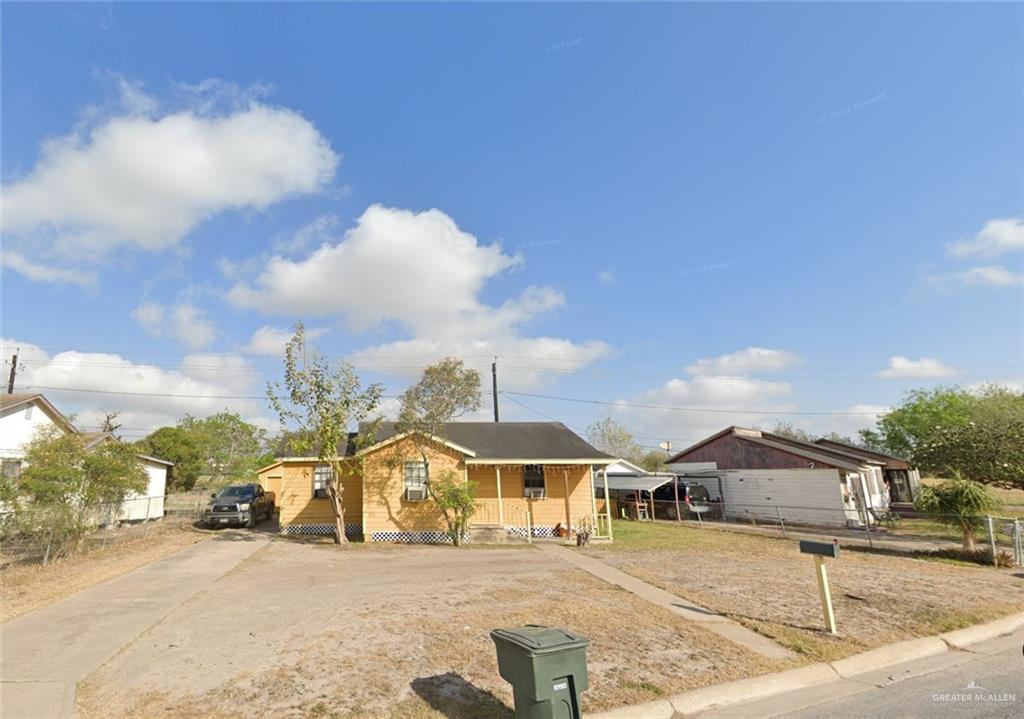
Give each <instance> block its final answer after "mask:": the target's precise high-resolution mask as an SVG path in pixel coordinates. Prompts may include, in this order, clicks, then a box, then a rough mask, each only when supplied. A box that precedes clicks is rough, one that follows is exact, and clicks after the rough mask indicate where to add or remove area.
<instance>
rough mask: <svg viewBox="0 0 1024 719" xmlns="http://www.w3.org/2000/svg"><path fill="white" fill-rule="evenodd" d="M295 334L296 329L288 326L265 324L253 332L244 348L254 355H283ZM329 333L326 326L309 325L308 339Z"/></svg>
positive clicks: (307, 330)
mask: <svg viewBox="0 0 1024 719" xmlns="http://www.w3.org/2000/svg"><path fill="white" fill-rule="evenodd" d="M294 334H295V332H294V330H292V329H290V328H287V327H272V326H270V325H263V326H262V327H260V328H259V329H258V330H256V331H255V332H253V334H252V338H251V339H250V340H249V344H247V345H246V346H245V348H244V350H243V351H244V352H246V353H247V354H254V355H265V356H267V357H283V356H284V348H285V345H286V344H288V340H290V339H291V338H292V336H293V335H294ZM325 334H327V329H326V328H324V327H307V328H306V339H311V340H312V339H316V338H317V337H321V336H323V335H325Z"/></svg>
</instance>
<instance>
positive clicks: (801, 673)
mask: <svg viewBox="0 0 1024 719" xmlns="http://www.w3.org/2000/svg"><path fill="white" fill-rule="evenodd" d="M1021 627H1024V612H1018V613H1017V614H1013V615H1010V616H1009V617H1003V618H1002V619H996V620H994V621H991V622H986V623H984V624H976V625H974V626H973V627H966V628H965V629H958V630H956V631H952V632H945V633H943V634H938V635H936V636H933V637H925V638H924V639H910V640H908V641H905V642H896V643H895V644H889V645H886V646H884V647H878V648H876V649H869V650H868V651H866V652H861V653H860V654H854V655H853V656H849V657H846V658H845V659H838V660H836V661H834V662H816V663H814V664H808V665H806V666H803V667H797V668H796V669H787V670H785V671H781V672H776V673H774V674H765V675H762V676H759V677H751V678H749V679H739V680H737V681H732V682H726V683H724V684H713V685H711V686H707V687H701V688H700V689H693V690H691V691H688V692H683V693H682V694H676V695H675V696H671V697H669V698H668V699H661V700H658V701H655V702H649V703H647V704H639V705H636V706H629V707H620V708H618V709H609V710H608V711H603V712H600V713H598V714H587V716H586V719H672V718H673V717H674V716H676V715H678V714H695V713H697V712H701V711H704V710H705V709H710V708H712V707H721V706H727V705H730V704H741V703H743V702H747V701H752V700H755V699H765V698H767V697H771V696H775V695H777V694H785V693H786V692H790V691H793V690H796V689H803V688H805V687H811V686H815V685H818V684H824V683H827V682H830V681H837V680H840V679H850V678H853V677H857V676H862V675H864V674H867V673H869V672H875V671H878V670H880V669H885V668H887V667H891V666H895V665H897V664H903V663H904V662H909V661H913V660H915V659H922V658H924V657H929V656H936V655H938V654H942V653H943V652H948V651H959V650H964V649H966V648H967V647H968V646H969V645H971V644H976V643H978V642H982V641H985V640H988V639H994V638H995V637H999V636H1002V635H1004V634H1010V633H1012V632H1014V631H1016V630H1018V629H1020V628H1021Z"/></svg>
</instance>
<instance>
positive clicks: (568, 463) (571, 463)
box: [466, 458, 619, 467]
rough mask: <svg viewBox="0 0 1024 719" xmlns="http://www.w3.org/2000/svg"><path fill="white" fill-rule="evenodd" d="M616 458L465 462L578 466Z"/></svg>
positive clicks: (480, 460) (607, 461)
mask: <svg viewBox="0 0 1024 719" xmlns="http://www.w3.org/2000/svg"><path fill="white" fill-rule="evenodd" d="M618 461H619V460H617V459H572V458H570V459H531V458H523V459H486V458H477V459H474V460H473V461H472V462H466V464H473V465H476V464H488V465H494V464H564V465H566V466H573V467H576V466H579V465H592V464H605V465H607V464H614V463H615V462H618Z"/></svg>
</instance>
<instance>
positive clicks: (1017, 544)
mask: <svg viewBox="0 0 1024 719" xmlns="http://www.w3.org/2000/svg"><path fill="white" fill-rule="evenodd" d="M1013 559H1014V561H1015V562H1017V566H1018V567H1024V542H1022V541H1021V536H1020V519H1019V518H1016V517H1015V518H1014V520H1013Z"/></svg>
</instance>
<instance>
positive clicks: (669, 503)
mask: <svg viewBox="0 0 1024 719" xmlns="http://www.w3.org/2000/svg"><path fill="white" fill-rule="evenodd" d="M676 483H677V484H678V485H679V509H680V510H681V511H682V514H683V519H693V518H694V517H693V514H692V512H691V511H690V508H691V507H692V506H693V505H700V506H708V505H709V504H710V503H711V495H710V494H708V490H707V488H706V487H705V486H704V485H702V484H697V483H696V482H686V481H684V480H682V479H677V480H676ZM650 500H651V496H650V495H649V494H647V492H641V493H640V496H639V497H637V496H636V492H630V493H629V494H626V495H625V496H624V497H623V498H622V500H620V501H621V502H622V503H623V504H624V505H625V507H626V511H627V512H630V511H631V510H630V507H631V506H635V505H636V503H637V502H639V503H640V504H641V505H645V506H646V507H647V509H646V510H645V511H649V508H650ZM632 514H635V512H631V516H632ZM654 516H655V518H656V519H676V492H675V489H674V488H673V487H672V482H668V483H667V484H663V485H661V486H660V487H658V488H657V489H656V490H654Z"/></svg>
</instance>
